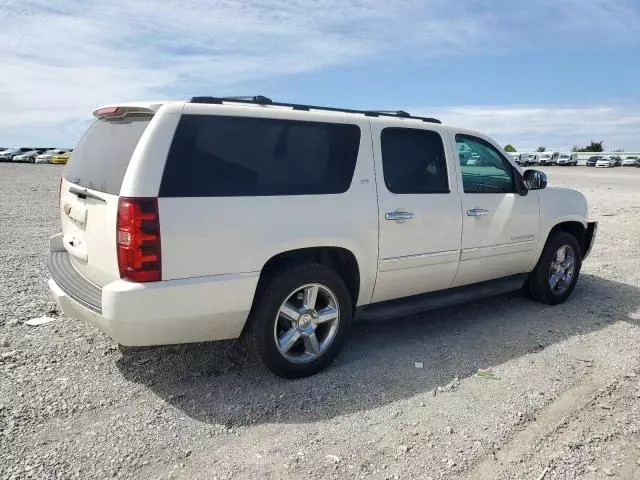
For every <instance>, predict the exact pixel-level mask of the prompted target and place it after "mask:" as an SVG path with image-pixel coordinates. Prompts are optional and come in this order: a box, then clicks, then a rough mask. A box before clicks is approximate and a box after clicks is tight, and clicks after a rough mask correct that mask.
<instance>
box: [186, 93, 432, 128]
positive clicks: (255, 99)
mask: <svg viewBox="0 0 640 480" xmlns="http://www.w3.org/2000/svg"><path fill="white" fill-rule="evenodd" d="M189 103H210V104H218V105H222V104H223V103H242V104H254V105H271V106H274V107H290V108H291V109H293V110H303V111H310V110H322V111H325V112H341V113H358V114H361V115H365V116H367V117H395V118H409V119H413V120H422V121H423V122H428V123H442V122H441V121H440V120H438V119H437V118H429V117H415V116H413V115H411V114H409V113H408V112H405V111H404V110H353V109H349V108H336V107H321V106H318V105H305V104H300V103H283V102H274V101H273V100H271V99H270V98H269V97H265V96H263V95H255V96H246V97H207V96H202V97H191V98H190V99H189Z"/></svg>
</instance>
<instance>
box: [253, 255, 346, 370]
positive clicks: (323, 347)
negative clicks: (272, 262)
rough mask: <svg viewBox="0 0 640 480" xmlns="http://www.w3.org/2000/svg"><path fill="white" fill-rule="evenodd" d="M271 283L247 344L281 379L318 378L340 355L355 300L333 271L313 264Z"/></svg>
mask: <svg viewBox="0 0 640 480" xmlns="http://www.w3.org/2000/svg"><path fill="white" fill-rule="evenodd" d="M266 282H268V284H266V285H265V286H264V288H261V289H260V290H261V291H259V293H258V296H257V297H256V302H255V303H254V306H253V308H252V311H251V315H250V318H249V321H248V324H247V328H246V330H245V332H244V339H245V342H246V343H247V345H248V347H249V349H250V350H251V351H252V352H253V353H255V354H257V356H258V357H259V358H260V360H262V362H263V363H264V364H265V365H266V366H267V368H268V369H269V370H271V371H272V372H273V373H275V374H276V375H278V376H281V377H285V378H300V377H307V376H310V375H313V374H315V373H318V372H319V371H320V370H322V369H323V368H325V367H326V366H327V365H328V364H329V363H330V362H331V361H332V360H333V359H334V358H335V357H336V356H337V355H338V353H339V351H340V349H341V348H342V345H343V344H344V342H345V340H346V338H347V335H348V332H349V327H350V324H351V317H352V300H351V295H350V294H349V290H348V289H347V287H346V285H345V283H344V281H343V280H342V278H341V277H340V276H339V275H338V274H337V273H336V272H335V271H333V270H331V269H330V268H328V267H326V266H324V265H320V264H315V263H310V264H304V265H299V266H295V267H292V268H289V269H286V270H283V271H281V272H279V273H277V274H275V275H274V276H273V277H272V278H270V279H268V280H266Z"/></svg>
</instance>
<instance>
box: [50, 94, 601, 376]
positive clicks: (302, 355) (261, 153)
mask: <svg viewBox="0 0 640 480" xmlns="http://www.w3.org/2000/svg"><path fill="white" fill-rule="evenodd" d="M270 103H271V100H270V99H268V98H265V97H255V99H254V100H253V101H251V100H246V101H245V100H236V99H234V100H225V99H219V98H213V97H195V98H193V99H191V101H189V102H169V103H155V104H152V103H146V104H143V103H132V104H118V105H111V106H107V107H103V108H100V109H98V110H96V111H95V112H94V116H95V117H96V121H95V122H94V123H93V124H92V125H91V126H90V127H89V130H88V131H87V132H86V133H85V134H84V135H83V136H82V138H81V139H80V141H79V143H78V146H77V147H76V149H75V151H74V153H73V155H72V157H71V160H70V161H69V165H68V166H67V168H66V170H65V173H64V177H63V179H62V181H61V184H60V196H59V199H58V205H57V206H58V209H59V213H60V221H61V233H59V234H58V235H55V236H54V237H52V238H51V240H50V253H49V263H48V265H49V272H50V274H51V278H50V280H49V287H50V289H51V292H52V293H53V295H54V296H55V298H56V300H57V302H58V304H59V306H60V308H61V310H62V311H63V312H64V313H65V314H66V315H67V316H68V317H72V318H78V319H83V320H85V321H87V322H89V323H92V324H93V325H95V326H96V327H97V328H100V329H102V330H104V331H105V332H106V333H107V334H108V335H110V336H111V337H113V338H114V339H115V340H116V341H117V342H118V343H120V344H123V345H127V346H145V345H162V344H176V343H188V342H202V341H209V340H223V339H232V338H238V337H241V336H242V337H243V339H244V343H245V345H246V346H247V347H249V348H250V350H251V351H252V352H253V353H254V354H255V356H256V357H258V358H260V359H261V360H262V361H263V362H264V363H265V364H266V365H267V367H268V368H269V369H271V371H273V372H274V373H275V374H277V375H280V376H283V377H289V378H295V377H304V376H308V375H312V374H314V373H316V372H318V371H320V370H322V369H323V368H324V367H326V366H327V365H328V364H329V362H331V361H332V359H333V358H334V357H335V356H336V355H337V354H338V352H339V350H340V349H341V348H342V346H343V344H344V342H345V341H346V340H347V338H348V333H349V326H350V324H351V319H352V316H353V315H354V313H358V315H359V316H360V315H361V316H362V317H369V318H378V319H382V318H387V319H396V320H395V321H399V320H398V317H400V316H406V315H409V314H411V313H418V312H421V311H424V310H427V309H430V308H434V307H442V306H444V305H452V304H459V303H461V301H464V300H470V299H475V298H478V297H480V296H487V295H495V294H502V293H505V292H507V291H511V290H517V289H520V288H526V289H527V290H528V292H529V294H530V295H531V296H532V298H534V299H535V300H537V301H538V302H540V303H542V304H548V305H557V304H560V303H562V302H564V301H565V300H567V299H568V298H569V296H570V295H571V293H572V291H573V290H574V287H575V286H576V282H578V278H579V273H580V268H581V265H582V261H583V260H584V258H585V257H587V255H588V254H589V251H590V248H591V244H592V243H593V238H594V235H595V232H596V224H595V222H590V221H589V220H588V213H587V212H588V208H587V201H586V199H585V197H584V195H582V194H581V193H579V192H576V191H573V190H569V189H565V188H551V187H548V188H547V177H546V175H545V174H544V173H543V172H540V171H536V170H526V171H524V172H522V171H521V170H520V169H519V168H516V166H515V164H514V162H513V161H512V160H511V159H510V158H509V157H508V156H507V155H505V153H504V151H503V150H502V148H501V147H500V146H499V145H498V144H497V143H496V142H495V141H493V140H492V139H491V138H489V137H487V136H486V135H483V134H482V133H479V132H474V131H471V130H467V129H459V128H456V127H452V126H448V125H443V124H441V123H440V121H438V120H435V119H428V118H420V117H410V116H408V115H403V116H402V117H399V116H394V115H392V114H389V113H379V114H376V113H375V112H370V111H353V110H351V111H336V109H332V110H325V109H323V108H321V107H310V106H304V105H291V104H279V105H278V106H273V107H272V106H270ZM283 105H284V106H290V107H292V108H282V106H283ZM248 139H250V140H251V141H248ZM454 145H457V148H456V147H455V146H454ZM452 147H453V148H452ZM461 152H471V153H472V154H473V155H466V153H465V156H467V157H468V159H472V158H476V159H477V161H476V165H470V164H469V160H468V159H464V158H462V156H461ZM54 158H55V157H54ZM477 165H481V166H477ZM452 182H455V183H454V184H452ZM454 185H455V186H454ZM327 212H331V214H330V221H323V220H322V219H327V218H329V217H328V216H327ZM283 216H286V218H287V219H288V220H287V221H288V222H293V224H294V226H295V228H286V227H285V228H284V230H283V224H282V222H283ZM287 225H288V224H287ZM248 231H251V235H247V232H248ZM436 231H437V234H434V232H436ZM496 245H497V246H498V247H496ZM114 254H115V255H114ZM478 284H480V285H478ZM426 294H428V295H426ZM558 314H561V312H559V313H558ZM550 315H552V314H551V313H550ZM390 328H393V327H390ZM389 342H393V339H390V340H389Z"/></svg>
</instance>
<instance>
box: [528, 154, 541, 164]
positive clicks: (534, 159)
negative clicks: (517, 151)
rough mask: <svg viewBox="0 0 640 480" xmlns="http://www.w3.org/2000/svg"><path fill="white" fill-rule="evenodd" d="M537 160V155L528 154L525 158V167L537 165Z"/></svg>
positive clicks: (538, 157)
mask: <svg viewBox="0 0 640 480" xmlns="http://www.w3.org/2000/svg"><path fill="white" fill-rule="evenodd" d="M539 159H540V156H539V155H538V154H537V153H530V154H529V155H528V156H527V163H525V165H537V164H538V160H539Z"/></svg>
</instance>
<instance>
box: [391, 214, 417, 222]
mask: <svg viewBox="0 0 640 480" xmlns="http://www.w3.org/2000/svg"><path fill="white" fill-rule="evenodd" d="M413 217H415V215H414V214H413V212H389V213H386V214H385V215H384V218H386V219H387V220H396V221H398V220H411V219H412V218H413Z"/></svg>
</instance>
